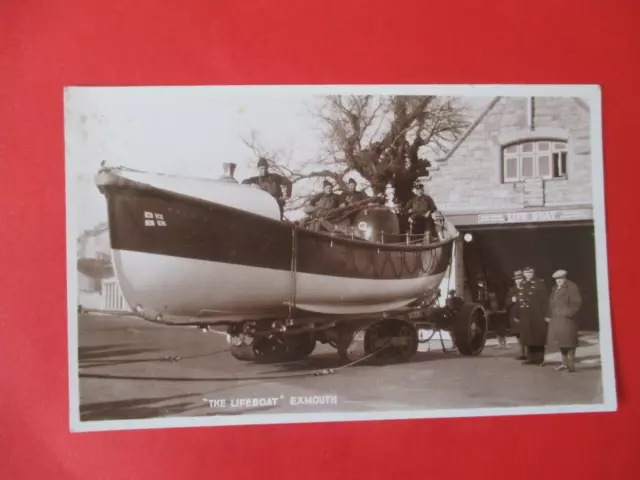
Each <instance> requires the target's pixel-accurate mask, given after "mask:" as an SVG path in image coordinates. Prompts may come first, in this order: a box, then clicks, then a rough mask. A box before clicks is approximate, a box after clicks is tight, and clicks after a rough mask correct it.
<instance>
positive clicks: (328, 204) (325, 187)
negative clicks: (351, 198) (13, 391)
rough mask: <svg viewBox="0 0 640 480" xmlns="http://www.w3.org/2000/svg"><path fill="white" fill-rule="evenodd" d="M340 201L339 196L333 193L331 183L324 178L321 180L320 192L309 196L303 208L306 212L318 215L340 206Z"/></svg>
mask: <svg viewBox="0 0 640 480" xmlns="http://www.w3.org/2000/svg"><path fill="white" fill-rule="evenodd" d="M341 203H342V201H341V199H340V197H339V196H338V195H336V194H335V193H333V183H331V182H330V181H329V180H325V181H324V182H322V192H320V193H318V194H316V195H314V196H313V197H311V200H309V204H308V205H307V206H306V207H304V209H303V210H304V212H305V213H307V214H310V215H314V216H318V215H321V214H322V213H326V212H328V211H329V210H333V209H334V208H338V207H340V205H341Z"/></svg>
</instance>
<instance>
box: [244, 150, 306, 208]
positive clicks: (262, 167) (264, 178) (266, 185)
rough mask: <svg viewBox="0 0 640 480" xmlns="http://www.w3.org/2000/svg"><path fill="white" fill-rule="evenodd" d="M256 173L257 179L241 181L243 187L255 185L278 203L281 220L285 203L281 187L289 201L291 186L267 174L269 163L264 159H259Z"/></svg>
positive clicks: (284, 180) (282, 179) (275, 176)
mask: <svg viewBox="0 0 640 480" xmlns="http://www.w3.org/2000/svg"><path fill="white" fill-rule="evenodd" d="M258 172H259V175H258V176H257V177H251V178H247V179H246V180H243V181H242V183H243V184H244V185H257V186H258V187H260V188H261V189H262V190H264V191H265V192H267V193H269V194H271V196H272V197H273V198H275V199H276V201H277V202H278V206H279V207H280V218H281V219H282V218H283V216H284V203H285V199H284V198H283V196H282V187H285V188H286V190H287V193H286V198H287V199H289V198H291V190H292V188H293V184H292V183H291V181H290V180H289V179H288V178H285V177H283V176H282V175H279V174H277V173H271V172H269V162H268V161H267V159H266V158H264V157H260V158H259V159H258Z"/></svg>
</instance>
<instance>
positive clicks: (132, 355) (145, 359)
mask: <svg viewBox="0 0 640 480" xmlns="http://www.w3.org/2000/svg"><path fill="white" fill-rule="evenodd" d="M586 340H587V341H588V342H589V343H590V345H587V343H585V346H584V347H582V348H580V349H579V350H578V357H580V359H581V363H580V364H579V365H578V367H577V372H576V373H566V372H557V371H555V370H554V369H553V366H554V365H553V362H554V361H558V359H557V354H553V353H551V354H550V355H549V356H548V360H549V361H550V362H552V363H551V364H550V365H548V366H546V367H537V366H523V365H521V364H520V362H518V361H517V360H515V359H514V357H515V356H516V348H515V346H512V348H510V349H506V350H504V349H496V348H494V347H493V346H492V345H488V346H487V348H486V349H485V351H484V352H483V353H482V355H480V356H478V357H462V356H459V355H457V354H456V353H451V352H446V353H443V352H442V349H441V348H440V342H433V343H432V344H427V345H421V349H420V350H421V351H420V352H418V354H417V355H416V356H415V357H414V359H413V360H412V361H411V362H409V363H405V364H400V365H390V366H367V365H364V364H360V365H355V366H353V367H348V368H344V369H341V370H338V371H337V372H336V373H334V374H332V375H324V376H314V375H313V372H314V371H317V370H318V369H325V368H332V367H337V366H338V365H339V363H338V359H337V354H336V353H335V350H333V349H332V348H331V347H329V346H325V345H319V346H318V348H317V349H316V351H315V352H314V353H313V355H312V356H311V357H309V358H308V359H305V360H304V361H298V362H293V363H288V364H277V365H256V364H252V363H245V362H241V361H238V360H235V359H234V358H233V357H231V355H230V354H229V352H228V351H227V345H226V340H225V337H224V335H220V334H219V333H216V332H208V333H203V332H201V331H200V330H197V329H194V328H182V327H180V328H178V327H162V326H156V325H152V324H149V323H146V322H143V321H140V320H136V319H123V318H116V317H107V316H89V315H83V316H81V317H80V320H79V352H78V355H79V367H80V373H79V375H80V415H81V420H83V421H84V420H104V419H143V418H155V417H166V416H200V415H237V414H241V413H245V412H251V413H267V412H269V413H313V412H322V411H331V412H338V411H340V412H356V411H359V412H372V411H380V410H382V411H384V410H406V409H440V408H478V407H510V406H536V405H549V404H573V403H581V404H584V403H599V402H602V384H601V379H600V375H601V370H600V366H599V348H598V345H597V338H596V339H595V340H594V337H593V336H591V337H590V338H587V339H586ZM429 348H431V351H424V350H427V349H429ZM177 357H180V358H179V359H178V358H177ZM254 399H262V400H260V401H259V400H254Z"/></svg>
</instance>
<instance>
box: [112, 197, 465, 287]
mask: <svg viewBox="0 0 640 480" xmlns="http://www.w3.org/2000/svg"><path fill="white" fill-rule="evenodd" d="M105 193H106V195H107V199H108V207H109V226H110V238H111V247H112V248H113V249H118V250H130V251H137V252H145V253H154V254H159V255H169V256H174V257H183V258H192V259H198V260H209V261H215V262H222V263H230V264H237V265H246V266H253V267H259V268H269V269H274V270H291V247H292V241H293V231H294V228H295V232H296V235H297V247H298V255H297V271H298V272H300V273H309V274H316V275H327V276H338V277H347V278H360V279H404V278H416V277H419V276H423V275H433V274H438V273H442V272H444V271H445V270H446V268H447V266H448V263H449V259H450V256H451V251H452V246H453V243H452V242H446V243H444V244H441V245H440V246H438V247H435V248H434V247H429V248H427V247H421V248H416V247H415V246H414V247H405V246H403V245H400V246H394V247H393V248H391V247H389V246H380V247H381V248H379V247H378V245H376V244H372V243H368V242H363V241H357V240H356V241H353V240H350V239H341V238H335V237H331V236H329V235H326V234H322V233H318V232H312V231H308V230H304V229H300V228H297V227H293V226H292V225H291V224H288V223H285V222H280V221H277V220H272V219H269V218H265V217H262V216H258V215H253V214H250V213H246V212H244V211H241V210H238V209H234V208H231V207H228V206H225V205H219V204H215V203H210V202H203V201H200V200H197V199H190V198H189V197H184V196H179V195H172V194H170V193H169V192H163V191H156V192H153V191H150V190H137V189H132V188H122V187H111V188H108V189H106V192H105Z"/></svg>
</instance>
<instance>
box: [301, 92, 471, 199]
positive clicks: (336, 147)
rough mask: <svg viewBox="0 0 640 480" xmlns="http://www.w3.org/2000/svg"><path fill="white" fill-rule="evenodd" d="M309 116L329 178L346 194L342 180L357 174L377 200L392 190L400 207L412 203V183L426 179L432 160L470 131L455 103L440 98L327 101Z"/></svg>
mask: <svg viewBox="0 0 640 480" xmlns="http://www.w3.org/2000/svg"><path fill="white" fill-rule="evenodd" d="M313 114H314V115H315V116H316V117H317V118H318V119H320V121H321V123H322V125H323V128H322V140H323V144H324V145H325V149H326V151H325V152H324V155H323V157H322V158H321V159H320V161H319V163H320V164H321V165H323V166H326V167H329V169H330V170H331V171H333V172H334V173H333V174H332V175H330V176H331V177H332V178H333V179H334V180H336V181H337V183H338V184H340V185H341V186H342V187H343V188H344V185H343V178H344V175H345V174H347V173H348V172H351V171H355V172H358V173H359V174H360V175H361V176H362V177H363V178H365V179H366V180H367V181H368V182H369V184H370V185H371V188H372V190H373V192H374V193H375V194H384V193H385V187H386V185H387V184H390V185H391V186H392V188H393V191H394V203H396V204H397V205H399V206H401V205H405V204H406V202H407V201H408V200H409V199H410V198H411V197H412V195H413V194H412V186H413V184H414V182H415V180H416V179H417V178H418V177H420V176H428V175H429V170H428V168H429V167H430V166H431V160H433V157H434V156H435V155H438V154H439V153H441V152H443V151H446V149H447V147H448V146H449V145H451V144H452V143H453V142H455V141H456V140H457V139H458V138H459V137H460V135H462V134H463V132H464V131H465V129H466V128H467V127H468V125H469V122H468V119H467V115H466V107H465V105H464V104H463V103H462V102H461V101H460V100H459V99H457V98H452V97H439V96H383V97H379V96H373V95H364V96H359V95H348V96H328V97H323V99H322V101H321V103H320V105H319V107H318V108H316V110H315V111H314V112H313Z"/></svg>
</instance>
